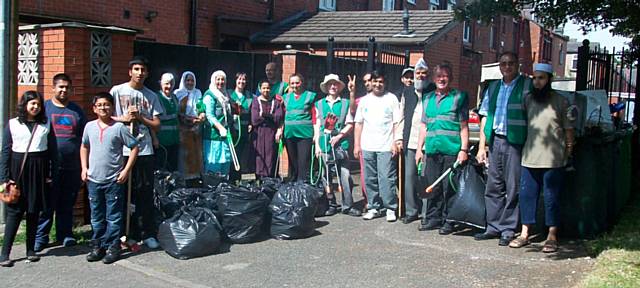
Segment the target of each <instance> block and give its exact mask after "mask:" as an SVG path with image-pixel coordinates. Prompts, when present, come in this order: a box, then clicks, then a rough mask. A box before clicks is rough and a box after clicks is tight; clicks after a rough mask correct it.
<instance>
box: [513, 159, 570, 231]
mask: <svg viewBox="0 0 640 288" xmlns="http://www.w3.org/2000/svg"><path fill="white" fill-rule="evenodd" d="M520 179H521V184H520V186H521V187H522V188H521V190H520V217H522V224H526V225H531V224H536V210H537V209H538V197H539V195H540V188H542V190H543V193H544V211H545V213H544V218H545V224H546V225H547V226H549V227H557V226H558V224H559V219H558V218H559V216H558V214H559V211H560V204H559V203H558V194H559V193H560V191H562V188H563V186H564V167H561V168H527V167H522V177H521V178H520Z"/></svg>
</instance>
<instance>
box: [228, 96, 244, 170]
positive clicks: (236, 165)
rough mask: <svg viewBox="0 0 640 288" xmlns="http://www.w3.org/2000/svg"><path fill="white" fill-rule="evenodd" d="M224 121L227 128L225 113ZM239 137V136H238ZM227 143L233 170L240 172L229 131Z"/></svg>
mask: <svg viewBox="0 0 640 288" xmlns="http://www.w3.org/2000/svg"><path fill="white" fill-rule="evenodd" d="M228 111H229V112H231V108H230V106H229V110H228ZM224 120H225V122H226V123H227V127H230V125H229V119H228V118H227V113H226V112H225V113H224ZM238 137H240V135H238ZM227 143H228V145H229V152H230V153H231V161H233V169H235V170H236V171H240V161H238V154H236V148H235V145H233V137H232V136H231V131H227Z"/></svg>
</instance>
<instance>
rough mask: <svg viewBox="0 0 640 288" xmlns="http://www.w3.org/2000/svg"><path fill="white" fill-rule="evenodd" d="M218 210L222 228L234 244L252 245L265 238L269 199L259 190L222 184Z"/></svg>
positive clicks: (219, 188)
mask: <svg viewBox="0 0 640 288" xmlns="http://www.w3.org/2000/svg"><path fill="white" fill-rule="evenodd" d="M218 190H219V191H220V193H219V195H218V209H220V215H222V228H223V230H224V233H225V234H226V235H227V238H228V239H229V241H231V242H232V243H250V242H254V241H257V240H259V239H260V238H262V237H263V236H264V223H265V221H266V215H267V208H268V206H269V202H270V200H269V197H267V196H266V195H265V194H264V193H262V192H260V191H259V190H257V189H250V188H248V187H236V186H232V185H229V184H226V183H225V184H220V186H218Z"/></svg>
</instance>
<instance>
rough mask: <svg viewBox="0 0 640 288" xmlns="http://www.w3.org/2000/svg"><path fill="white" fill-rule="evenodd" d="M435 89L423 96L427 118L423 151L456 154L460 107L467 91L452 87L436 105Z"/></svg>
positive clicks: (459, 142) (459, 143)
mask: <svg viewBox="0 0 640 288" xmlns="http://www.w3.org/2000/svg"><path fill="white" fill-rule="evenodd" d="M437 98H438V97H437V96H436V93H435V91H432V92H429V94H427V95H426V96H425V98H424V100H423V101H424V104H425V105H423V106H424V113H425V116H426V118H427V123H426V126H427V137H426V138H425V152H426V154H428V155H431V154H438V153H439V154H445V155H452V156H455V155H458V152H459V151H460V148H461V146H462V142H461V140H460V119H459V118H460V117H459V115H460V113H459V111H460V109H466V107H463V105H464V103H466V98H467V93H464V92H461V91H458V90H456V89H452V90H451V91H449V94H447V95H446V96H444V98H442V100H441V101H440V104H439V105H438V99H437Z"/></svg>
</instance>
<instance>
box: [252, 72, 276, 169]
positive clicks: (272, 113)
mask: <svg viewBox="0 0 640 288" xmlns="http://www.w3.org/2000/svg"><path fill="white" fill-rule="evenodd" d="M271 95H272V94H271V84H270V83H269V81H267V80H262V81H260V96H258V97H255V98H253V103H252V104H251V125H253V138H252V139H253V147H254V149H255V151H256V163H255V166H256V176H257V177H258V178H262V177H274V174H275V172H276V171H275V169H278V167H275V162H276V157H278V147H277V144H276V143H277V142H278V141H281V140H282V139H281V138H282V125H283V124H284V123H283V120H284V107H283V106H282V102H280V101H278V100H277V99H275V98H274V97H273V96H271Z"/></svg>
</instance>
